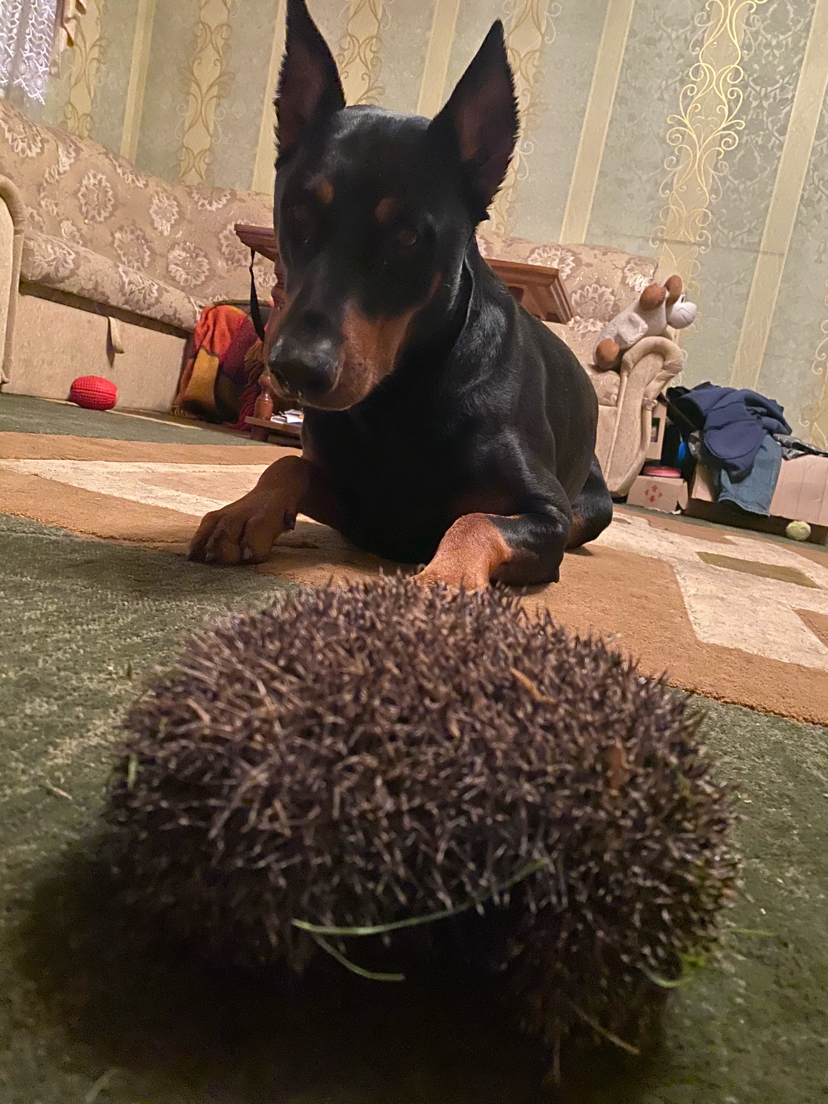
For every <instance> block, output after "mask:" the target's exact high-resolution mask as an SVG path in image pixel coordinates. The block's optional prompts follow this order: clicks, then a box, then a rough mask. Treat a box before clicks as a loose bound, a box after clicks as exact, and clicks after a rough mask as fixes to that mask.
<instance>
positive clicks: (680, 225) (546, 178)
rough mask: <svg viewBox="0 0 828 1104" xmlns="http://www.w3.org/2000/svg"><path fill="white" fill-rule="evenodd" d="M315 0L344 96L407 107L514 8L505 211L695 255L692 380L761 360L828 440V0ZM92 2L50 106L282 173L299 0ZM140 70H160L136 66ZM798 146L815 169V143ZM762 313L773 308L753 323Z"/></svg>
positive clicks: (738, 372) (201, 160)
mask: <svg viewBox="0 0 828 1104" xmlns="http://www.w3.org/2000/svg"><path fill="white" fill-rule="evenodd" d="M309 6H310V8H311V11H312V12H313V14H314V17H315V18H316V19H317V22H318V24H319V26H320V29H321V30H322V33H323V34H324V35H325V37H326V39H327V41H328V42H329V43H330V45H331V49H332V51H333V53H334V55H335V57H336V59H337V62H338V64H339V67H340V70H341V72H342V78H343V85H344V87H345V91H346V96H347V98H348V101H349V102H350V103H357V102H358V103H373V104H380V105H386V106H390V107H392V108H393V109H394V110H405V111H416V110H417V107H418V104H427V105H428V106H429V107H432V106H433V105H436V104H439V103H442V102H444V100H445V98H446V96H447V95H448V93H449V91H450V90H451V87H452V85H453V83H454V82H455V81H456V79H457V77H458V76H459V75H460V73H461V72H462V70H463V69H464V67H465V66H466V64H467V63H468V61H469V60H470V59H471V56H472V54H473V52H474V50H475V49H476V47H477V45H479V43H480V41H481V40H482V38H483V35H484V34H485V32H486V30H487V29H488V26H489V25H490V23H491V20H492V19H493V18H496V17H498V16H500V17H501V18H502V19H503V22H504V25H505V28H506V32H507V39H508V45H509V55H510V60H511V62H512V65H513V68H514V71H515V77H516V90H517V95H518V101H519V106H520V113H521V120H522V133H521V137H520V140H519V144H518V149H517V153H516V156H515V158H514V161H513V163H512V165H511V167H510V170H509V174H508V176H507V179H506V182H505V184H504V187H503V189H502V190H501V192H500V194H499V195H498V197H497V199H496V201H495V204H494V207H493V211H492V224H491V228H492V230H493V231H494V232H495V233H497V234H499V235H505V236H508V235H517V236H523V237H527V238H530V239H531V240H533V241H536V242H538V243H539V244H542V245H547V246H550V245H552V244H554V243H555V242H556V239H557V237H558V236H559V234H560V228H561V225H562V223H563V222H564V213H565V209H569V210H572V211H575V210H577V212H578V217H577V218H574V219H569V220H568V221H567V223H566V224H567V226H569V227H570V229H571V228H572V227H573V226H575V227H577V230H576V231H575V233H576V235H578V236H581V237H585V238H586V239H587V240H589V241H593V242H595V243H597V244H599V245H605V246H613V247H616V248H619V249H622V250H625V251H626V252H629V253H633V254H640V253H647V254H649V255H651V256H652V257H653V258H654V260H656V261H658V263H659V272H660V273H661V274H664V275H666V274H667V273H668V272H670V271H678V272H680V273H681V275H682V276H683V277H684V279H685V280H686V281H687V282H688V283H689V285H690V288H691V291H692V293H693V294H694V295H695V297H696V298H697V301H698V303H699V307H700V310H699V316H698V319H697V322H696V324H695V325H694V326H693V327H691V328H690V329H689V330H687V331H684V332H683V334H682V338H683V344H684V347H685V349H686V351H687V364H686V369H685V373H684V375H685V379H686V380H687V381H688V382H690V383H695V382H700V381H701V380H705V379H711V380H714V381H716V382H720V383H728V382H729V381H730V380H731V378H733V379H734V380H736V379H739V378H742V377H744V378H749V379H751V380H753V379H755V380H756V381H757V382H756V386H757V387H758V389H759V390H761V391H763V392H764V393H766V394H768V395H770V396H771V397H773V398H776V399H777V400H778V401H780V402H782V403H783V405H785V407H786V410H787V413H788V415H789V419H790V421H791V423H792V424H795V425H796V427H797V430H798V431H799V432H801V433H802V434H803V435H806V436H808V435H810V436H812V437H814V438H815V439H818V440H819V441H821V442H822V443H825V441H826V440H828V173H827V172H826V169H825V167H824V164H825V156H826V154H828V109H825V108H823V109H822V113H821V115H820V116H819V120H818V126H817V125H816V122H817V120H816V115H815V112H817V111H819V109H820V106H821V105H820V104H819V103H816V104H815V103H814V102H813V95H812V94H811V93H809V96H810V98H809V96H803V95H800V96H797V91H798V89H800V80H801V78H802V75H803V72H806V69H807V70H808V73H807V74H806V75H808V76H809V77H810V79H809V82H808V87H809V89H813V88H814V87H819V88H823V89H824V87H825V82H828V49H825V48H819V49H814V42H813V41H812V33H813V28H814V26H815V25H817V24H818V25H819V27H823V26H824V25H825V23H824V20H825V19H826V17H828V0H309ZM87 7H88V11H87V15H86V16H85V17H84V19H83V21H82V24H81V27H80V30H79V35H78V47H77V48H76V50H75V51H73V52H72V56H71V58H70V59H69V60H68V61H65V62H64V70H63V72H62V75H61V77H60V78H59V79H53V81H52V83H51V85H50V89H49V94H48V97H47V104H46V107H45V109H43V110H40V109H38V111H39V114H38V118H40V119H42V121H44V122H49V123H52V124H56V125H60V126H63V127H65V128H66V129H67V130H70V131H71V132H73V133H75V134H79V135H87V134H88V135H90V136H91V137H93V138H97V139H98V140H99V141H101V142H103V143H104V144H105V145H108V146H109V147H110V148H113V149H116V148H117V149H121V148H122V146H123V144H124V143H126V145H127V146H128V147H129V148H130V149H131V148H134V149H135V151H136V156H135V160H136V163H137V165H138V167H139V168H140V169H141V170H143V171H144V172H147V173H151V174H154V175H157V176H159V177H161V178H163V179H166V180H167V181H169V182H170V183H176V182H182V183H187V184H194V185H199V184H211V185H217V186H220V187H228V188H241V189H246V188H248V189H249V188H251V187H252V186H253V182H254V179H255V181H256V184H257V185H258V187H260V188H263V187H266V185H267V182H268V181H269V179H270V174H269V171H268V161H269V159H270V149H269V145H270V142H271V134H272V123H273V117H272V115H273V112H272V98H273V92H274V88H273V84H274V83H275V74H276V72H277V65H276V62H277V61H278V55H279V51H280V49H281V41H282V36H283V34H284V31H283V27H282V26H281V25H280V21H279V19H278V16H279V15H281V13H282V12H283V11H284V3H283V0H282V2H281V3H280V0H153V2H147V0H142V2H140V3H138V4H136V2H135V0H89V3H88V5H87ZM819 20H822V22H819ZM619 28H623V29H624V30H625V31H626V37H624V35H623V34H622V35H621V36H620V38H619V37H618V29H619ZM127 33H128V34H129V35H132V36H133V39H134V43H135V46H134V59H133V72H132V73H130V78H131V79H130V80H126V79H124V73H123V70H124V66H125V64H126V61H125V58H124V57H123V56H121V55H122V54H123V47H122V46H121V45H118V47H117V49H110V47H111V46H112V45H113V44H119V43H121V42H122V40H123V38H124V36H125V35H126V34H127ZM820 33H821V32H820ZM608 36H609V37H608ZM147 44H148V46H147ZM809 47H810V48H809ZM116 55H118V57H116ZM139 55H140V57H139ZM136 59H138V60H136ZM139 62H140V64H139ZM142 67H143V69H142ZM110 69H111V70H112V72H111V73H110ZM138 70H141V71H142V72H144V73H145V76H146V80H145V81H144V80H143V77H142V78H141V79H140V80H136V79H134V77H135V75H136V73H138ZM139 75H140V74H139ZM823 77H824V80H823ZM607 82H609V83H607ZM136 88H139V89H140V95H138V96H137V102H136V91H135V90H136ZM102 90H104V91H102ZM128 95H129V96H131V97H132V98H131V100H130V101H129V103H127V97H128ZM585 120H586V121H587V128H586V129H584V124H585ZM119 127H120V130H119V129H118V128H119ZM809 127H810V130H809ZM815 127H816V133H815V137H814V140H813V145H812V148H811V151H810V160H809V163H808V165H807V171H806V172H804V179H803V172H799V171H798V170H797V171H794V172H792V171H790V167H791V166H790V157H788V162H786V160H785V158H786V151H787V153H788V154H790V152H791V151H790V150H788V148H787V143H788V138H789V135H791V134H793V135H795V136H796V135H798V136H799V137H798V138H797V141H799V142H800V143H801V135H802V133H803V132H806V133H808V135H809V136H810V134H812V133H814V128H815ZM803 128H804V129H803ZM116 132H117V133H123V138H122V139H119V140H118V141H116V140H115V136H116ZM809 140H810V137H809ZM579 157H580V161H579V162H578V164H579V165H580V171H579V174H576V173H575V168H576V161H577V160H578V158H579ZM799 158H800V161H799V162H797V164H801V168H802V170H804V169H805V167H806V166H805V159H804V156H803V154H802V151H801V149H800V152H799ZM786 163H787V164H788V171H787V172H784V171H781V169H780V167H784V166H785V165H786ZM584 166H588V170H587V169H585V168H584ZM573 182H574V183H573ZM585 185H586V192H584V191H583V188H584V186H585ZM783 186H784V187H785V188H786V189H787V191H786V192H785V193H784V194H782V195H780V194H778V189H779V188H780V187H783ZM573 187H575V189H576V190H575V191H573V190H572V189H573ZM579 189H580V191H579ZM774 205H775V206H774ZM780 209H781V210H782V211H783V212H784V211H787V212H794V211H795V212H796V218H795V221H794V225H793V230H792V232H790V234H788V237H789V239H790V240H789V242H788V240H787V237H786V238H785V241H784V242H783V246H782V247H780V248H781V249H782V250H783V251H782V253H779V254H778V255H777V254H775V255H774V257H772V258H771V261H772V263H770V262H768V258H767V257H764V260H763V259H762V258H763V252H762V251H763V250H766V249H767V248H768V240H769V237H770V238H773V234H770V233H769V226H768V223H769V216H770V217H771V218H772V217H773V212H774V210H775V211H776V212H777V215H778V212H779V210H780ZM777 237H778V235H777ZM774 240H775V239H774ZM763 243H764V245H763ZM127 244H129V246H130V248H137V247H138V246H137V242H130V243H125V246H124V247H125V248H126V246H127ZM564 244H578V242H572V243H564ZM763 264H764V266H765V268H764V269H763V267H762V266H763ZM768 273H770V275H768ZM746 312H747V314H748V317H749V318H756V317H759V318H761V319H763V320H764V325H763V326H762V327H760V329H761V334H760V335H759V337H758V338H756V339H754V338H755V335H754V334H753V333H752V332H745V326H744V325H743V323H744V319H745V315H746ZM751 312H752V313H751ZM747 329H748V331H750V330H751V327H750V326H748V327H747Z"/></svg>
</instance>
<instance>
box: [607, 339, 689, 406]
mask: <svg viewBox="0 0 828 1104" xmlns="http://www.w3.org/2000/svg"><path fill="white" fill-rule="evenodd" d="M683 363H684V357H683V354H682V351H681V349H680V348H679V347H678V345H677V344H676V343H675V341H671V340H670V338H669V337H645V338H642V340H641V341H637V342H636V343H635V345H633V347H632V348H631V349H627V351H626V353H624V356H623V358H622V360H621V367H620V369H619V371H620V373H621V380H622V387H623V384H624V378H625V377H629V376H631V375H632V373H633V372H635V373H636V374H637V375H640V376H641V385H642V387H643V402H644V405H645V406H646V407H648V408H649V409H650V410H652V409H653V407H654V406H655V404H656V401H657V399H658V396H659V395H660V394H661V392H662V391H663V390H664V388H665V386H666V385H667V384H668V383H669V381H670V380H671V379H672V378H673V377H674V376H677V375H678V374H679V372H680V371H681V369H682V366H683Z"/></svg>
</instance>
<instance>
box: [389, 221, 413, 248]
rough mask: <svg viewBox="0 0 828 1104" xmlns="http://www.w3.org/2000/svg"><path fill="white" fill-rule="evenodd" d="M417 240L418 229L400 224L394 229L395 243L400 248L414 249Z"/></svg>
mask: <svg viewBox="0 0 828 1104" xmlns="http://www.w3.org/2000/svg"><path fill="white" fill-rule="evenodd" d="M417 241H418V238H417V231H416V230H415V229H414V228H413V227H411V226H398V227H397V229H396V230H395V231H394V244H395V245H397V246H398V247H399V248H400V249H413V248H414V246H415V245H416V244H417Z"/></svg>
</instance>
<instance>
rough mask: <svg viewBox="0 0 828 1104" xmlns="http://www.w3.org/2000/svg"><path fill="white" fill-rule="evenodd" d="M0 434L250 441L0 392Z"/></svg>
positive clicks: (160, 418)
mask: <svg viewBox="0 0 828 1104" xmlns="http://www.w3.org/2000/svg"><path fill="white" fill-rule="evenodd" d="M0 432H3V433H54V434H60V435H62V436H68V437H98V438H102V439H103V440H109V441H154V442H155V443H156V444H159V445H166V444H179V445H249V444H250V438H249V437H245V436H242V435H239V434H234V433H227V432H223V431H221V430H220V429H219V428H218V427H216V428H215V429H212V428H209V427H208V426H206V425H205V424H203V423H193V424H192V425H189V424H187V423H182V421H181V420H173V419H172V418H167V417H165V416H164V415H163V414H157V415H155V414H144V415H141V416H140V417H135V416H134V415H132V414H122V413H121V412H120V411H118V410H84V409H83V408H82V407H80V406H74V405H73V404H72V403H60V402H48V401H47V400H46V399H35V398H30V397H29V396H28V395H6V394H3V393H0Z"/></svg>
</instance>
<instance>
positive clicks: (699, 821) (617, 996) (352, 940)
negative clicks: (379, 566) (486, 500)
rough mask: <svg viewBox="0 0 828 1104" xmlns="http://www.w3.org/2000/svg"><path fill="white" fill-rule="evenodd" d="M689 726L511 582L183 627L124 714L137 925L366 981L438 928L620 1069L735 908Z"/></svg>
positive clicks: (409, 592)
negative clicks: (182, 636) (146, 921)
mask: <svg viewBox="0 0 828 1104" xmlns="http://www.w3.org/2000/svg"><path fill="white" fill-rule="evenodd" d="M700 720H701V714H700V712H699V711H698V710H696V709H694V707H693V706H692V704H691V703H690V702H689V701H688V699H687V697H686V696H685V695H683V694H680V693H678V692H676V691H675V690H673V689H671V688H670V687H669V686H668V685H667V683H666V680H665V679H654V678H650V677H644V676H642V675H641V674H640V672H639V671H638V669H637V668H636V666H635V664H634V663H633V662H632V661H630V660H629V659H626V658H624V657H623V656H622V655H621V654H619V653H618V652H616V651H614V650H612V649H611V648H610V647H608V646H607V645H606V644H605V643H604V642H603V641H602V640H600V639H595V638H582V637H577V636H571V635H569V634H568V633H567V631H566V630H565V629H564V628H562V627H561V626H560V625H558V624H557V623H555V621H554V620H553V619H552V618H551V617H550V616H549V615H548V614H543V615H540V616H537V615H530V614H528V613H527V612H526V611H525V610H524V609H523V608H522V607H521V605H520V601H519V598H518V597H516V596H514V595H513V594H509V593H507V592H505V591H503V590H498V589H495V588H490V589H489V590H487V591H484V592H467V591H462V590H460V591H454V590H449V589H447V588H444V587H441V586H437V587H433V588H423V587H419V586H415V585H412V583H411V582H410V581H408V580H406V579H404V578H381V579H379V580H377V581H373V582H371V583H369V584H359V585H353V586H351V587H349V588H345V589H326V588H318V589H314V588H306V589H301V590H297V591H296V592H295V593H289V594H287V595H286V596H283V597H281V598H280V599H279V600H277V601H276V602H275V603H274V604H273V605H271V606H270V607H269V608H267V609H265V610H264V611H263V612H257V613H245V614H242V615H234V616H229V617H226V618H225V619H224V620H223V621H221V622H220V623H218V624H216V625H215V626H213V627H207V628H204V629H202V630H201V631H200V632H198V633H196V634H195V635H194V636H193V637H192V638H191V639H190V640H189V642H187V643H186V645H185V646H184V648H183V651H182V653H181V655H180V657H179V659H178V660H177V662H176V664H175V665H174V667H173V668H172V669H171V670H169V671H167V672H165V673H163V674H160V675H158V676H157V677H156V679H155V681H154V682H153V683H152V684H151V685H150V686H149V687H148V688H147V690H146V691H145V692H144V694H143V695H142V697H141V698H140V699H139V700H138V701H137V702H136V703H135V704H134V705H133V706H132V708H131V709H130V710H129V712H128V714H127V716H126V718H125V721H124V725H125V736H124V739H123V742H122V744H121V746H120V747H119V749H118V752H117V758H116V761H115V765H114V770H113V776H112V781H111V785H110V789H109V793H108V798H107V802H106V805H105V810H104V818H105V821H106V824H107V826H108V832H109V833H110V836H111V845H112V849H113V850H112V852H111V855H112V858H111V862H112V866H113V870H114V871H115V872H116V875H117V878H118V884H119V885H120V886H121V887H122V891H123V893H124V895H125V896H126V897H128V898H129V900H130V902H132V903H133V904H135V903H140V904H141V907H142V908H145V909H148V910H150V913H151V915H152V925H151V926H152V927H161V928H163V929H164V930H168V931H170V932H175V933H176V937H182V936H183V937H184V938H185V939H187V940H191V941H192V942H193V944H194V945H197V946H198V947H199V948H200V950H201V952H202V953H204V954H207V955H214V956H217V957H219V958H220V959H222V960H223V961H227V960H229V959H234V960H238V961H241V962H243V963H245V964H246V965H252V966H254V967H257V966H259V965H261V966H264V967H267V966H269V965H272V964H274V963H276V962H281V963H282V964H286V965H288V966H289V967H291V968H292V969H294V970H296V971H299V972H301V971H302V970H303V969H304V967H305V966H306V964H307V963H308V962H309V960H310V959H311V958H312V957H313V956H314V955H315V954H320V953H323V952H327V953H330V954H332V955H333V956H334V957H335V958H337V959H338V960H339V962H340V963H341V964H342V966H343V968H344V967H349V968H351V969H353V970H354V971H356V972H358V973H360V974H362V975H363V976H365V977H366V978H367V980H366V981H365V984H376V983H377V980H382V981H387V980H397V981H398V980H401V979H402V978H403V977H404V974H402V973H400V972H392V973H387V972H380V971H378V970H376V969H368V968H367V966H369V965H370V966H375V965H376V964H377V963H388V962H391V963H392V964H393V963H394V960H395V958H397V959H398V960H399V962H405V963H410V962H411V961H412V956H413V959H414V960H416V959H417V956H426V957H427V956H428V955H430V954H434V953H436V952H435V950H434V948H435V946H436V945H438V944H439V943H440V941H441V939H442V935H441V933H443V934H445V933H446V932H448V931H449V930H450V931H451V933H452V940H450V941H449V942H450V943H451V945H452V946H454V947H459V948H461V949H462V954H461V955H460V957H462V958H463V960H464V963H463V968H469V969H477V968H479V969H481V970H483V969H485V970H487V971H490V972H491V971H494V972H495V973H496V975H497V978H498V982H499V984H500V985H501V986H502V992H503V998H504V1001H506V1002H507V1004H508V1006H509V1008H510V1009H512V1011H513V1014H514V1015H515V1016H516V1017H517V1018H518V1020H519V1022H520V1023H521V1024H522V1025H523V1027H525V1029H526V1030H528V1031H529V1032H531V1033H533V1034H534V1035H536V1036H538V1037H539V1038H540V1039H541V1040H542V1041H543V1043H544V1044H545V1045H546V1046H548V1047H549V1048H550V1049H551V1051H552V1052H553V1054H554V1056H555V1066H556V1069H557V1068H558V1067H559V1062H560V1057H559V1056H560V1048H561V1042H562V1040H564V1039H566V1038H567V1037H570V1036H571V1037H573V1038H575V1039H579V1040H581V1041H592V1042H601V1041H606V1040H611V1041H612V1042H613V1043H615V1044H616V1045H617V1046H620V1047H622V1048H624V1049H626V1050H629V1051H631V1052H633V1053H635V1052H637V1050H638V1048H639V1047H640V1045H641V1043H642V1040H643V1039H644V1038H645V1036H646V1035H647V1034H648V1032H649V1031H651V1030H652V1024H653V1021H654V1018H655V1019H657V1018H658V1014H659V1011H660V1009H661V1007H662V1006H663V1000H664V998H665V994H666V991H667V990H669V989H670V988H673V987H675V986H676V985H678V984H680V983H681V980H682V977H683V973H684V971H685V969H686V966H687V963H688V962H691V963H692V962H698V961H699V960H700V958H701V957H702V956H704V955H705V954H707V953H708V952H709V951H710V950H711V949H712V948H713V947H714V946H715V943H716V940H717V934H718V929H719V924H718V920H719V915H720V910H721V909H722V908H723V907H725V906H726V905H728V904H729V903H730V902H731V901H732V899H733V898H734V896H735V890H736V886H737V884H738V871H739V862H738V857H737V854H736V852H735V849H734V846H733V844H732V841H731V834H732V823H733V813H732V810H731V790H730V788H729V787H728V786H727V785H726V784H723V783H722V782H720V781H718V780H717V778H716V776H715V772H714V766H713V764H712V762H711V760H710V758H709V755H708V753H707V751H706V749H705V748H704V746H703V745H702V743H701V740H700V736H699V724H700Z"/></svg>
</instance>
